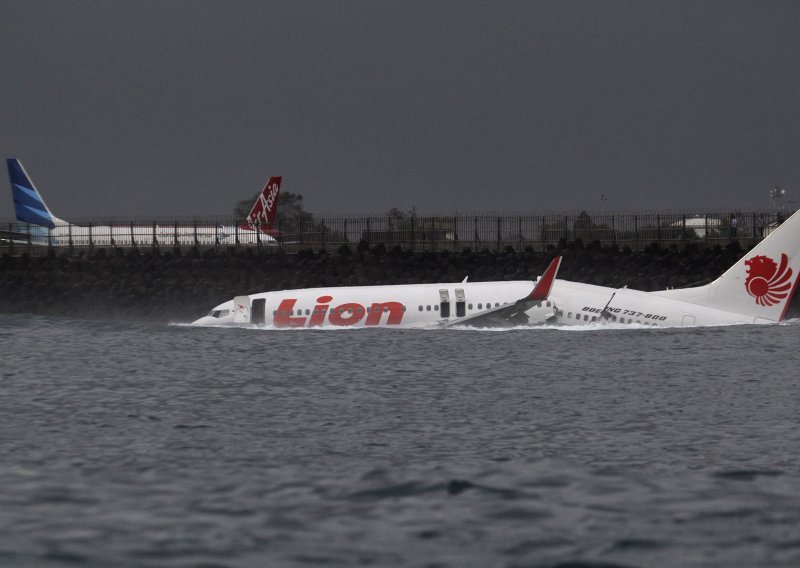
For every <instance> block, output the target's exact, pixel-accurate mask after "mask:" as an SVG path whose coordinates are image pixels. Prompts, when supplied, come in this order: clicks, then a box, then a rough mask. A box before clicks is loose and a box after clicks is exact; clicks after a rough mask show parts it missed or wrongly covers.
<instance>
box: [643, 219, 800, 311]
mask: <svg viewBox="0 0 800 568" xmlns="http://www.w3.org/2000/svg"><path fill="white" fill-rule="evenodd" d="M798 283H800V211H798V212H796V213H795V214H794V215H792V216H791V217H789V218H788V219H787V220H786V221H785V222H784V223H783V224H782V225H781V226H780V227H778V228H776V229H775V230H774V231H773V232H772V233H770V235H769V236H767V237H766V238H765V239H764V240H763V241H761V242H760V243H759V244H758V245H757V246H755V247H754V248H753V249H752V250H751V251H750V252H748V253H747V254H746V255H744V256H743V257H742V258H741V259H740V260H739V261H738V262H737V263H736V264H734V265H733V266H732V267H731V268H729V269H728V270H727V271H726V272H725V273H724V274H722V276H720V277H719V278H717V279H716V280H714V281H713V282H712V283H711V284H706V285H705V286H700V287H698V288H684V289H682V290H666V291H662V292H653V294H656V295H659V296H665V297H668V298H674V299H677V300H683V301H686V302H692V303H695V304H700V305H704V306H709V307H712V308H717V309H721V310H726V311H730V312H734V313H737V314H742V315H744V316H747V317H748V321H762V320H764V321H775V322H777V321H781V320H783V319H784V318H785V317H786V312H787V311H788V309H789V304H790V303H791V301H792V297H793V296H794V293H795V291H796V290H797V285H798ZM750 318H752V320H750Z"/></svg>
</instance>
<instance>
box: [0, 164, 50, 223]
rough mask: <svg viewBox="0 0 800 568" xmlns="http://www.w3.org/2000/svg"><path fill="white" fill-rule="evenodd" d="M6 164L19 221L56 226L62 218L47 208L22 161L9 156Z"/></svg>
mask: <svg viewBox="0 0 800 568" xmlns="http://www.w3.org/2000/svg"><path fill="white" fill-rule="evenodd" d="M6 165H7V166H8V178H9V180H10V181H11V194H12V196H13V197H14V211H15V212H16V216H17V221H19V222H21V223H29V224H32V225H40V226H42V227H47V228H48V229H52V228H54V227H55V226H56V222H59V221H61V219H59V218H58V217H55V216H54V215H53V214H52V213H51V212H50V209H48V208H47V205H46V204H45V202H44V199H42V196H41V195H39V192H38V191H36V186H34V185H33V182H32V181H31V178H30V177H28V174H27V173H26V172H25V168H23V167H22V164H21V163H20V161H19V160H17V159H16V158H8V159H6Z"/></svg>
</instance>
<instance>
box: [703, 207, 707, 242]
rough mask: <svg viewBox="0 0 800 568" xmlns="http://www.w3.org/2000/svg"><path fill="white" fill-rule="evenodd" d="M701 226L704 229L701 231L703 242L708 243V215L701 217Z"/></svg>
mask: <svg viewBox="0 0 800 568" xmlns="http://www.w3.org/2000/svg"><path fill="white" fill-rule="evenodd" d="M703 226H704V227H705V230H704V231H703V242H705V243H707V242H708V213H706V214H705V216H704V217H703Z"/></svg>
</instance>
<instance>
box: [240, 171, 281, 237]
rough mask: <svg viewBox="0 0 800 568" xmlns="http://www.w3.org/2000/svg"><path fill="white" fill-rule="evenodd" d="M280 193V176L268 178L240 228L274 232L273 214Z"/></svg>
mask: <svg viewBox="0 0 800 568" xmlns="http://www.w3.org/2000/svg"><path fill="white" fill-rule="evenodd" d="M280 193H281V177H280V176H273V177H271V178H269V181H268V182H267V185H265V186H264V189H263V190H262V191H261V193H260V194H259V196H258V198H257V199H256V202H255V203H254V204H253V208H252V209H251V210H250V213H248V215H247V217H246V218H245V220H244V223H242V226H241V228H242V229H249V230H251V231H261V232H262V233H273V232H275V215H277V213H278V196H279V195H280Z"/></svg>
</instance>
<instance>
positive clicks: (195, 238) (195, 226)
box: [194, 221, 198, 247]
mask: <svg viewBox="0 0 800 568" xmlns="http://www.w3.org/2000/svg"><path fill="white" fill-rule="evenodd" d="M194 246H195V247H197V246H198V243H197V221H195V222H194Z"/></svg>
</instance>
